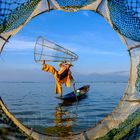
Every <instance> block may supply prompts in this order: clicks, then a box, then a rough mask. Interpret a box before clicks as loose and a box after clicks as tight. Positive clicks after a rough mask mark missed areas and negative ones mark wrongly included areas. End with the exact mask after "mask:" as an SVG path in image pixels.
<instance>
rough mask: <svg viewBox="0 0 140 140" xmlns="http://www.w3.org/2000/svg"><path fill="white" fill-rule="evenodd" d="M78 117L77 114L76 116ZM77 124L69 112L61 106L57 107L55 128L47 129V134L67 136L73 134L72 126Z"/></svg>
mask: <svg viewBox="0 0 140 140" xmlns="http://www.w3.org/2000/svg"><path fill="white" fill-rule="evenodd" d="M75 115H76V114H75ZM74 122H76V116H75V118H74V117H72V116H71V114H70V112H69V111H68V110H65V108H64V107H63V106H61V105H59V106H58V107H56V112H55V119H54V123H55V126H52V127H47V128H46V129H45V131H46V133H47V134H51V135H54V134H55V135H56V136H67V135H70V134H72V124H73V123H74Z"/></svg>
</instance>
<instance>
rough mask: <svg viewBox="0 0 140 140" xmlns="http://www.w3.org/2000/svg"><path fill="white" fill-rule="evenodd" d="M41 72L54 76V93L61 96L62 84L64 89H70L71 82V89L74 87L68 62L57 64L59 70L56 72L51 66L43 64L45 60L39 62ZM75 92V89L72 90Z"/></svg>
mask: <svg viewBox="0 0 140 140" xmlns="http://www.w3.org/2000/svg"><path fill="white" fill-rule="evenodd" d="M41 63H42V70H43V71H45V72H50V73H52V74H53V75H54V78H55V80H56V86H55V92H56V94H59V95H60V96H62V84H65V86H66V87H70V82H72V84H73V87H75V83H74V79H73V77H72V73H71V71H70V67H71V66H73V65H72V64H71V63H70V62H62V63H59V64H58V65H59V67H60V70H59V71H57V70H56V69H55V68H54V67H53V66H51V65H48V64H45V60H42V61H41ZM74 90H75V89H74Z"/></svg>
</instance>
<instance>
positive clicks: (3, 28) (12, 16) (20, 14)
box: [0, 0, 40, 33]
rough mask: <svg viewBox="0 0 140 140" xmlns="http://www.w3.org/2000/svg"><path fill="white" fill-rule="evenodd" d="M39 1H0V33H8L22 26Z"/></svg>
mask: <svg viewBox="0 0 140 140" xmlns="http://www.w3.org/2000/svg"><path fill="white" fill-rule="evenodd" d="M39 2H40V0H12V1H11V0H1V5H0V9H1V10H0V33H2V32H8V31H10V30H13V29H16V28H18V27H19V26H20V25H21V24H23V23H24V22H25V21H26V20H27V19H28V18H29V16H30V15H31V14H32V12H33V11H34V9H35V7H36V6H37V4H38V3H39Z"/></svg>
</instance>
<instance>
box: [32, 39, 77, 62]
mask: <svg viewBox="0 0 140 140" xmlns="http://www.w3.org/2000/svg"><path fill="white" fill-rule="evenodd" d="M34 59H35V62H40V61H41V60H45V61H46V62H64V61H66V62H72V61H76V60H77V59H78V56H77V55H76V54H75V53H73V52H72V51H70V50H68V49H66V48H63V47H62V46H60V45H57V44H55V43H53V42H50V41H48V40H46V39H44V38H43V37H38V39H37V41H36V44H35V50H34Z"/></svg>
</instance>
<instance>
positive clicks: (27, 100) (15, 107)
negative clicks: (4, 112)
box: [0, 82, 127, 136]
mask: <svg viewBox="0 0 140 140" xmlns="http://www.w3.org/2000/svg"><path fill="white" fill-rule="evenodd" d="M83 85H90V90H89V92H88V97H87V98H85V99H83V100H81V101H80V102H79V103H78V104H77V103H73V104H70V105H67V106H65V105H63V104H62V101H61V100H59V99H57V98H56V96H58V95H56V94H54V83H33V82H9V83H8V82H1V83H0V96H1V97H2V99H3V100H4V102H5V104H6V105H7V107H8V109H9V110H10V112H12V113H13V114H14V115H15V116H16V118H17V119H19V120H20V121H21V122H22V123H23V124H25V125H26V126H29V127H32V128H33V129H35V130H38V131H39V132H42V133H46V134H50V135H57V136H64V135H68V134H71V132H72V133H78V132H81V131H83V130H86V129H87V128H89V127H92V126H94V125H95V124H96V123H97V122H98V121H100V120H102V119H103V118H104V117H105V116H107V115H108V114H109V113H111V111H112V110H113V109H114V107H116V105H117V104H118V102H119V100H120V98H121V97H122V95H123V93H124V90H125V88H126V85H127V83H125V82H120V83H118V82H83V83H76V87H77V88H79V87H81V86H83ZM72 90H73V89H72V88H70V89H66V88H64V90H63V93H64V94H67V93H69V92H71V91H72Z"/></svg>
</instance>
